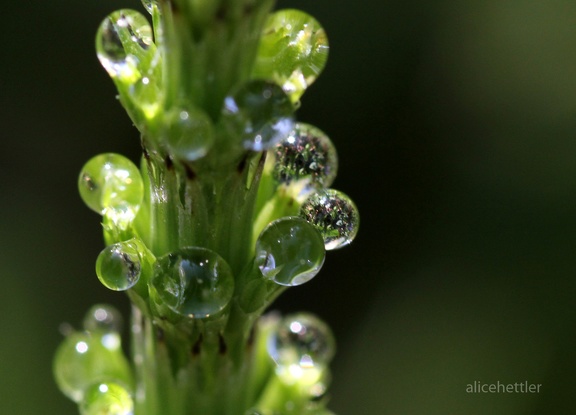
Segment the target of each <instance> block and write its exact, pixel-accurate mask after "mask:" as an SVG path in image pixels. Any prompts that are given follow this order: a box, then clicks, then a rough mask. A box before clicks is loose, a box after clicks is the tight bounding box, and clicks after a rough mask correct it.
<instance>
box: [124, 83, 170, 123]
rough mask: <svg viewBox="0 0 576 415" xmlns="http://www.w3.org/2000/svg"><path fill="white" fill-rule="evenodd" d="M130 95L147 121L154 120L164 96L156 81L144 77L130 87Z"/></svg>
mask: <svg viewBox="0 0 576 415" xmlns="http://www.w3.org/2000/svg"><path fill="white" fill-rule="evenodd" d="M128 94H129V95H130V97H131V98H132V101H133V102H134V104H135V105H137V106H138V107H139V108H140V110H141V111H142V113H143V114H144V116H145V117H146V119H148V120H151V119H153V118H154V117H155V116H156V114H157V113H158V111H159V110H160V108H161V104H162V100H163V95H162V90H161V89H160V87H159V86H158V83H157V82H156V80H155V79H153V78H152V77H150V76H142V77H140V79H138V80H137V81H136V82H134V83H132V84H130V86H129V87H128Z"/></svg>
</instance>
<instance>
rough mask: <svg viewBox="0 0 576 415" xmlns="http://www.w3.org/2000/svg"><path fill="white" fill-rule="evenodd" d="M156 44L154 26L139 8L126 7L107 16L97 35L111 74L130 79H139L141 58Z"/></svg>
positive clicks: (100, 51)
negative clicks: (152, 27)
mask: <svg viewBox="0 0 576 415" xmlns="http://www.w3.org/2000/svg"><path fill="white" fill-rule="evenodd" d="M152 44H153V41H152V29H151V27H150V24H149V23H148V20H147V19H146V17H144V16H143V15H142V14H141V13H139V12H137V11H135V10H129V9H122V10H118V11H116V12H114V13H111V14H110V15H109V16H108V17H106V18H105V19H104V20H103V21H102V23H101V24H100V27H99V28H98V33H97V34H96V50H97V52H98V59H99V60H100V63H101V64H102V66H103V67H104V68H105V69H106V71H108V73H109V74H110V76H111V77H113V78H119V79H122V80H126V81H131V82H133V81H135V80H136V79H138V78H139V75H140V72H141V71H142V69H143V68H140V69H139V68H138V65H139V61H140V60H142V59H143V58H144V56H146V54H147V52H148V49H149V48H150V46H151V45H152Z"/></svg>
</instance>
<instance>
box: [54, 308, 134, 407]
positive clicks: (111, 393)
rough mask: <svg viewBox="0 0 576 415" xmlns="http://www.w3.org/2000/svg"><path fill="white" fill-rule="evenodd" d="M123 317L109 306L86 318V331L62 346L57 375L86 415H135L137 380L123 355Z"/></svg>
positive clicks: (92, 311)
mask: <svg viewBox="0 0 576 415" xmlns="http://www.w3.org/2000/svg"><path fill="white" fill-rule="evenodd" d="M120 329H121V317H120V315H119V313H118V311H117V310H116V309H114V308H113V307H111V306H108V305H96V306H94V307H92V308H91V309H90V310H89V312H88V313H87V314H86V317H85V318H84V323H83V331H73V332H71V333H68V334H67V335H66V338H65V339H64V341H63V342H62V343H61V345H60V346H59V348H58V350H57V352H56V356H55V358H54V374H55V377H56V382H57V384H58V386H59V388H60V390H61V391H62V392H63V393H65V394H66V395H67V396H68V397H69V398H70V399H72V400H73V401H74V402H76V403H78V404H79V408H80V412H81V413H82V415H131V414H132V412H133V407H134V403H133V399H132V393H131V391H132V387H133V378H132V376H133V375H132V371H131V368H130V365H129V363H128V361H127V360H126V358H125V357H124V354H123V352H122V347H121V340H120V334H119V331H120Z"/></svg>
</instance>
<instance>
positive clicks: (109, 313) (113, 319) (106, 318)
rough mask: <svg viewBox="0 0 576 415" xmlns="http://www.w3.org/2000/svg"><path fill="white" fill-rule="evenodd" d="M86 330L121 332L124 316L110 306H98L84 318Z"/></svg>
mask: <svg viewBox="0 0 576 415" xmlns="http://www.w3.org/2000/svg"><path fill="white" fill-rule="evenodd" d="M83 326H84V330H86V331H89V332H101V333H108V332H120V330H121V329H122V316H121V315H120V312H119V311H118V310H116V308H114V307H112V306H111V305H108V304H96V305H95V306H93V307H92V308H91V309H90V310H89V311H88V312H87V313H86V316H85V317H84V322H83Z"/></svg>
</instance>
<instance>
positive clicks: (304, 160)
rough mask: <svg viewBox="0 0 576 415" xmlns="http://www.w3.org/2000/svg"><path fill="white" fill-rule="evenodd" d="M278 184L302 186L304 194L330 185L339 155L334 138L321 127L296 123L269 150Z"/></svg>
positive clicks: (334, 175)
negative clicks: (331, 139) (330, 137)
mask: <svg viewBox="0 0 576 415" xmlns="http://www.w3.org/2000/svg"><path fill="white" fill-rule="evenodd" d="M270 151H271V152H272V153H273V154H274V158H275V164H274V169H273V171H272V175H273V177H274V178H275V179H276V181H277V182H278V183H281V184H284V185H295V186H299V187H301V191H302V192H303V193H307V192H309V191H310V190H312V189H319V188H323V187H329V186H330V185H331V184H332V182H333V181H334V179H335V178H336V172H337V169H338V157H337V155H336V148H335V147H334V145H333V144H332V141H330V139H329V138H328V136H327V135H326V134H324V132H322V131H321V130H320V129H318V128H316V127H314V126H312V125H309V124H304V123H296V126H295V128H294V130H293V131H292V132H291V133H290V135H288V137H286V138H285V139H283V140H282V141H280V142H279V143H278V144H276V146H275V147H274V148H273V149H272V150H270Z"/></svg>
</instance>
